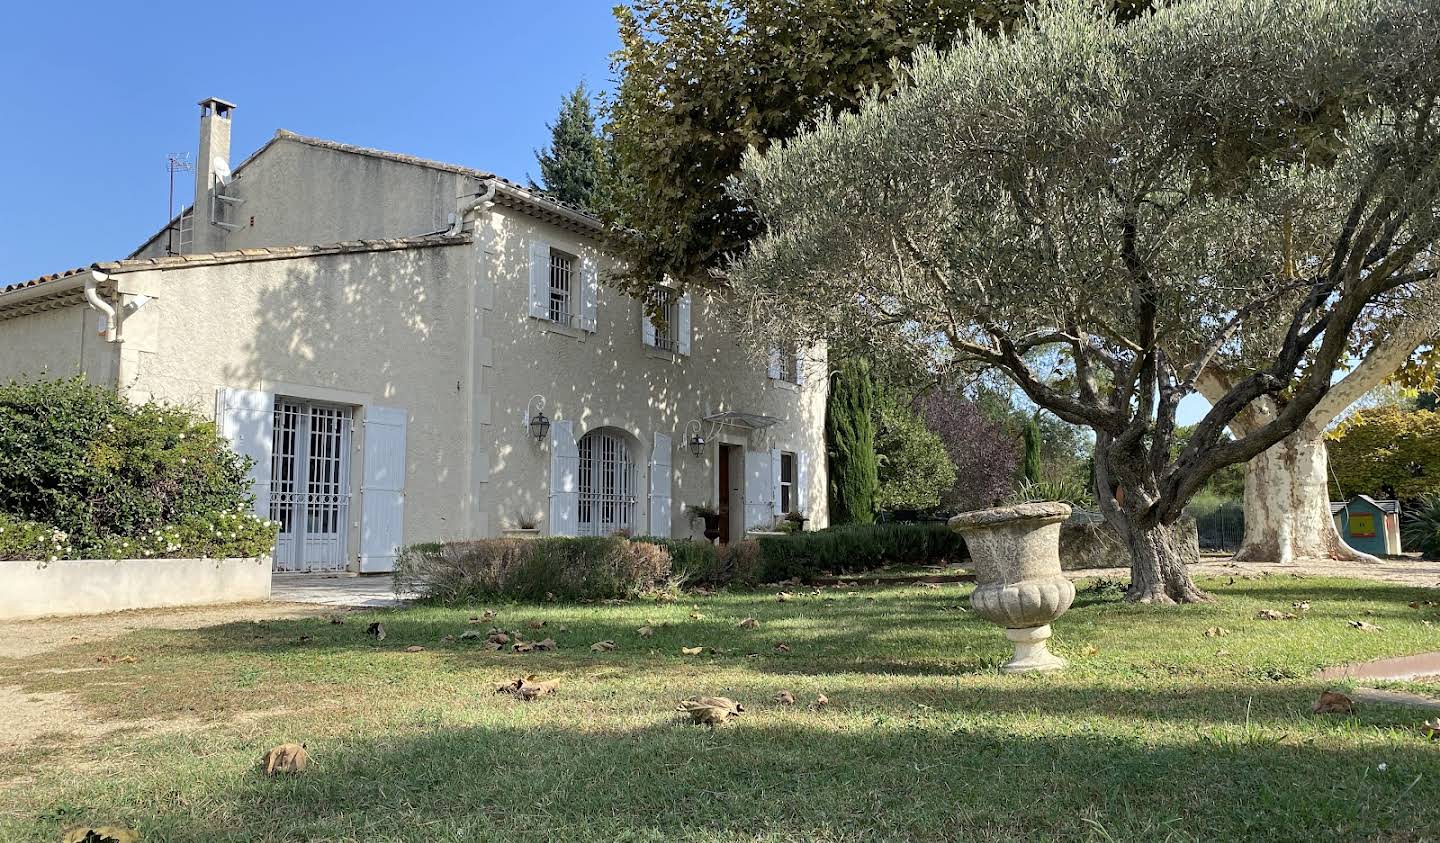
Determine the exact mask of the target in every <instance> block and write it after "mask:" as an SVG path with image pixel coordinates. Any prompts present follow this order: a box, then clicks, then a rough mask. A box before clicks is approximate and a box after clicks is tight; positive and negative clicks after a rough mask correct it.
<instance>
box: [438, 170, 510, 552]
mask: <svg viewBox="0 0 1440 843" xmlns="http://www.w3.org/2000/svg"><path fill="white" fill-rule="evenodd" d="M472 195H473V196H474V197H475V201H473V202H470V203H468V204H462V205H461V207H460V208H458V209H457V213H456V215H455V220H454V221H453V222H452V223H451V224H450V229H449V231H447V232H446V234H448V235H452V236H453V235H458V234H460V233H461V232H462V231H464V230H465V223H466V219H467V218H471V217H472V216H473V217H474V218H475V220H476V221H477V224H476V225H475V233H476V237H475V240H476V243H475V244H474V245H473V246H472V247H471V248H473V249H475V250H476V251H477V254H476V255H475V257H476V258H477V260H474V261H473V262H472V263H471V269H470V271H471V273H473V274H472V275H471V278H470V283H469V284H468V285H467V291H466V296H467V301H466V306H467V308H468V310H469V313H470V314H471V318H469V319H466V320H465V346H466V351H467V353H466V355H465V391H464V398H465V415H464V418H465V440H466V448H465V454H466V458H465V495H464V500H465V501H466V502H467V504H466V507H465V515H464V518H462V519H461V521H462V523H463V525H464V527H465V529H466V531H467V532H468V533H469V534H470V535H476V536H480V535H491V534H492V531H493V530H494V529H495V528H496V527H497V526H498V525H496V524H491V523H490V522H489V521H488V520H487V519H488V517H489V513H488V512H484V513H483V514H482V507H484V505H485V501H484V496H483V495H482V494H481V486H482V485H484V483H486V482H488V481H489V479H490V478H489V475H488V474H487V475H486V476H485V477H483V478H482V477H480V476H479V473H480V471H481V467H480V458H479V454H480V452H481V450H482V448H483V450H485V451H487V452H488V451H489V447H486V446H484V445H482V443H483V442H484V433H483V432H482V431H481V429H480V427H481V426H480V421H479V420H480V418H481V414H480V408H479V404H480V401H481V394H480V389H481V370H482V369H483V367H484V365H485V363H484V361H482V360H480V343H481V338H482V336H483V335H484V329H485V325H484V322H483V320H484V313H485V308H484V306H482V301H483V300H482V298H481V292H480V288H481V287H482V286H483V285H486V284H487V283H488V282H489V273H490V258H489V255H488V254H486V247H487V246H488V244H489V240H490V237H489V232H488V230H486V229H485V228H484V227H483V226H481V225H479V224H478V218H479V215H480V214H483V213H484V212H485V210H486V209H488V208H490V207H491V206H492V205H493V204H494V202H493V200H494V199H495V180H494V179H489V180H487V181H486V182H485V186H484V188H483V189H482V190H480V191H479V192H478V193H475V194H472ZM464 198H466V197H462V201H463V199H464ZM466 251H469V250H468V249H467V250H466ZM492 306H493V305H492ZM490 362H491V363H493V360H492V361H490ZM456 385H457V386H459V384H456ZM487 464H488V463H487Z"/></svg>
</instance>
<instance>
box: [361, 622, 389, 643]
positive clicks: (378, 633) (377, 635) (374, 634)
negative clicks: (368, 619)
mask: <svg viewBox="0 0 1440 843" xmlns="http://www.w3.org/2000/svg"><path fill="white" fill-rule="evenodd" d="M365 634H366V635H368V636H370V637H371V638H374V639H375V640H376V641H384V640H385V624H383V623H380V622H379V621H376V622H375V623H372V624H370V625H369V626H367V627H365Z"/></svg>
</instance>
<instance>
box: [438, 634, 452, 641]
mask: <svg viewBox="0 0 1440 843" xmlns="http://www.w3.org/2000/svg"><path fill="white" fill-rule="evenodd" d="M440 640H441V641H454V640H455V636H453V635H446V636H445V637H443V638H441V639H440Z"/></svg>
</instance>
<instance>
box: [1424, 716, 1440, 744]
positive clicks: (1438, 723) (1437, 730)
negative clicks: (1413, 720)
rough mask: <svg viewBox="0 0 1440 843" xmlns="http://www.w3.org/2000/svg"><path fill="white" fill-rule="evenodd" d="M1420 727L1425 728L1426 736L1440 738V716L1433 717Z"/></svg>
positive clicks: (1433, 738)
mask: <svg viewBox="0 0 1440 843" xmlns="http://www.w3.org/2000/svg"><path fill="white" fill-rule="evenodd" d="M1420 728H1422V729H1424V730H1425V737H1427V738H1429V739H1430V740H1432V741H1433V740H1440V717H1432V718H1431V719H1429V720H1426V721H1425V722H1424V723H1423V724H1421V726H1420Z"/></svg>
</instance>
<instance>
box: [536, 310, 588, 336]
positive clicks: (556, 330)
mask: <svg viewBox="0 0 1440 843" xmlns="http://www.w3.org/2000/svg"><path fill="white" fill-rule="evenodd" d="M535 319H536V320H537V321H539V322H540V325H541V331H543V332H544V333H547V334H558V335H560V336H562V337H569V338H570V339H572V340H578V339H580V337H582V336H584V333H585V332H584V331H581V330H580V329H579V328H572V327H570V326H569V325H561V324H560V323H559V322H551V321H550V320H548V319H540V317H538V316H537V317H535Z"/></svg>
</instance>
